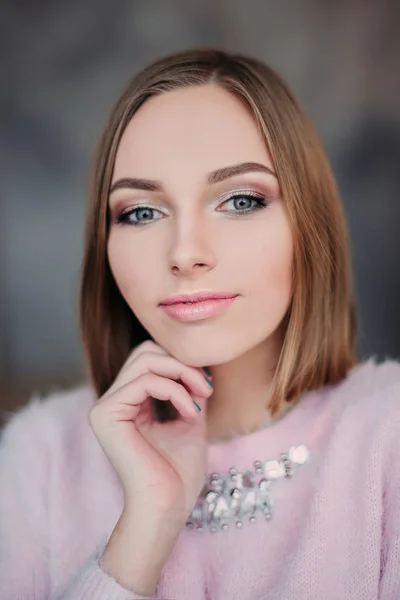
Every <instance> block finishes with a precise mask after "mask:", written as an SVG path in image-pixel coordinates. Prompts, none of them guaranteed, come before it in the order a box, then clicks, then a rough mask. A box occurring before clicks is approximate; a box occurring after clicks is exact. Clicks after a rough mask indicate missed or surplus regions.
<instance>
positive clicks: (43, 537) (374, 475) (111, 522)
mask: <svg viewBox="0 0 400 600" xmlns="http://www.w3.org/2000/svg"><path fill="white" fill-rule="evenodd" d="M94 401H95V397H94V394H93V392H92V391H91V389H90V388H89V387H87V386H82V387H79V388H76V389H74V390H72V391H68V392H67V391H64V392H61V393H58V392H57V393H55V392H54V393H52V394H50V395H48V396H47V397H45V398H43V399H40V398H37V397H33V398H32V399H31V400H30V401H29V403H28V404H27V405H26V406H25V407H23V408H22V409H20V410H18V411H17V412H14V413H12V414H11V415H9V418H8V419H7V424H6V426H5V428H4V429H3V432H2V436H1V441H0V598H1V600H17V599H18V600H50V599H51V600H134V599H137V598H141V597H142V596H139V595H136V594H135V592H134V591H130V590H126V589H124V588H123V587H122V586H121V585H120V584H119V583H118V582H116V581H114V580H113V579H112V578H111V577H110V576H108V575H107V574H106V573H105V572H104V571H103V570H102V568H101V561H100V560H99V557H100V556H101V552H102V549H103V548H104V546H105V544H106V542H107V540H108V538H109V536H110V535H111V533H112V531H113V529H114V526H115V524H116V522H117V521H118V518H119V516H120V514H121V510H122V507H123V504H122V502H123V496H122V491H121V486H120V483H119V480H118V478H117V476H116V474H115V472H114V471H113V469H112V466H111V464H110V463H109V461H108V459H107V458H106V456H105V455H104V453H103V451H102V449H101V447H100V445H99V444H98V442H97V440H96V438H95V436H94V434H93V432H92V430H91V428H90V425H89V424H88V420H87V414H88V411H89V409H90V407H91V406H92V403H93V402H94ZM298 447H300V455H301V456H302V457H303V459H304V448H307V449H308V450H309V459H308V460H307V461H306V462H305V461H304V460H302V461H300V462H303V464H300V465H298V466H297V467H296V470H295V472H294V473H293V474H292V476H291V477H282V478H280V479H279V478H277V479H276V480H275V481H274V483H273V497H274V505H273V506H274V507H273V516H272V518H271V519H267V518H265V515H264V514H262V515H261V518H258V517H257V519H256V520H255V521H253V522H249V521H248V519H246V522H244V523H243V526H242V527H237V526H236V525H235V523H234V524H233V526H232V527H231V526H229V527H228V528H227V529H226V530H219V531H217V532H214V533H213V532H211V531H209V530H208V529H203V531H202V532H201V531H198V530H197V529H196V527H194V528H193V529H190V528H189V527H184V528H183V529H182V531H181V532H180V535H179V537H178V539H177V542H176V544H175V546H174V548H173V551H172V553H171V555H170V556H169V558H168V561H167V562H166V564H165V566H164V569H163V571H162V574H161V577H160V579H159V582H158V587H157V591H156V594H155V597H157V598H162V599H170V600H172V599H175V600H262V599H263V600H375V599H380V600H399V599H400V364H399V363H397V362H395V361H391V360H390V361H389V360H387V361H385V362H384V363H382V364H377V363H376V361H375V360H374V359H370V360H368V361H366V362H364V363H361V364H359V365H357V366H356V367H355V368H353V369H352V370H351V372H350V373H349V374H348V376H347V378H346V379H345V380H343V381H342V382H341V383H340V384H338V385H336V386H327V387H325V388H322V389H321V390H318V391H313V392H308V393H306V394H304V396H303V397H302V399H301V400H300V402H299V403H298V404H297V405H296V406H295V407H294V408H292V409H291V410H290V411H289V412H288V413H286V414H285V416H284V417H283V418H282V419H281V420H280V421H277V422H275V423H274V424H272V425H269V426H266V427H264V428H262V429H259V430H258V431H256V432H254V433H251V434H248V435H244V436H239V437H236V438H234V439H231V440H229V441H224V442H222V443H214V444H210V445H209V447H208V461H209V473H213V472H217V473H219V474H223V473H229V469H230V468H232V467H235V468H236V469H237V470H238V471H239V472H240V471H243V470H244V469H252V466H253V463H254V461H262V462H263V463H264V461H269V463H268V464H269V467H272V471H273V470H274V465H275V475H276V472H277V471H276V470H278V471H279V468H281V467H280V465H281V463H279V457H280V456H281V454H282V453H285V452H287V451H288V449H289V448H295V449H296V448H297V449H298ZM301 449H303V450H301ZM297 452H298V450H297ZM302 452H303V454H302ZM301 456H300V458H301ZM298 457H299V455H297V458H298ZM137 543H138V544H139V545H140V539H138V540H137Z"/></svg>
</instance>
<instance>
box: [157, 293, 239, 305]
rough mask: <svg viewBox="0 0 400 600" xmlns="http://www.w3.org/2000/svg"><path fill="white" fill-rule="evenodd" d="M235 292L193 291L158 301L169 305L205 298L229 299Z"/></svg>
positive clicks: (203, 299) (187, 303)
mask: <svg viewBox="0 0 400 600" xmlns="http://www.w3.org/2000/svg"><path fill="white" fill-rule="evenodd" d="M236 296H237V294H234V293H229V292H195V293H193V294H179V295H177V296H171V297H170V298H166V299H165V300H163V301H162V302H160V305H161V306H170V305H172V304H185V305H191V304H196V303H198V302H204V301H207V300H229V299H231V298H235V297H236Z"/></svg>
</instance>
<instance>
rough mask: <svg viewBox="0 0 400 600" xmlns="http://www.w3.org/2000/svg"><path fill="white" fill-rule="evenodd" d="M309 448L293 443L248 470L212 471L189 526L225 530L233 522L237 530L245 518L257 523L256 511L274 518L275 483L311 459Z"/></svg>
mask: <svg viewBox="0 0 400 600" xmlns="http://www.w3.org/2000/svg"><path fill="white" fill-rule="evenodd" d="M310 454H311V453H310V450H309V449H308V448H307V446H305V445H300V446H291V447H290V448H289V450H288V452H286V453H283V454H281V456H280V458H279V459H278V460H267V461H264V462H261V461H259V460H256V461H255V462H254V472H253V471H250V470H249V469H244V470H242V471H239V472H238V471H237V470H236V469H235V468H234V467H232V468H231V469H229V474H228V475H220V474H219V473H212V474H211V475H210V476H209V477H208V478H207V479H206V482H205V485H204V487H203V490H202V492H201V494H200V496H199V498H198V500H197V502H196V505H195V507H194V509H193V511H192V513H191V515H190V517H189V518H188V520H187V521H186V527H188V528H189V529H195V530H196V531H198V532H202V531H204V529H206V528H207V529H208V530H209V531H210V532H211V533H215V532H217V531H225V530H226V529H228V527H229V525H230V524H234V526H236V527H237V528H238V529H240V528H241V527H242V526H243V523H244V521H245V520H247V521H249V522H250V523H255V522H256V520H257V519H256V513H260V514H262V515H263V518H264V519H265V520H266V521H269V520H270V519H271V518H272V513H273V507H274V496H273V485H274V483H275V482H276V481H277V480H278V479H284V478H291V477H292V476H293V474H294V470H295V468H296V467H297V466H299V465H303V464H305V463H306V462H308V460H309V458H310Z"/></svg>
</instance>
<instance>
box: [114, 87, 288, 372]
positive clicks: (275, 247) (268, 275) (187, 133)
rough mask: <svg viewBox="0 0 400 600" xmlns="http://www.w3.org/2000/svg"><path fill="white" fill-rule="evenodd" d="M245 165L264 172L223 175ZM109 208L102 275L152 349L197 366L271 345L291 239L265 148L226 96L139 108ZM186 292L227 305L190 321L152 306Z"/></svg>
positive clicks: (201, 94)
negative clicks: (108, 274) (225, 295)
mask: <svg viewBox="0 0 400 600" xmlns="http://www.w3.org/2000/svg"><path fill="white" fill-rule="evenodd" d="M247 163H257V164H258V165H262V166H263V167H264V168H263V169H262V170H261V167H259V169H258V168H257V167H254V169H253V168H251V167H248V170H247V168H244V170H245V171H246V172H243V173H237V174H234V175H233V176H232V171H231V172H230V173H229V172H227V171H225V172H224V170H225V169H227V167H229V168H231V167H234V166H237V165H243V164H247ZM238 170H240V167H239V169H238ZM216 171H217V173H215V172H216ZM213 173H214V175H213V176H212V174H213ZM133 179H135V180H138V179H140V180H151V181H152V182H154V183H152V184H150V182H148V181H147V182H143V181H142V182H140V181H133ZM124 180H125V181H124ZM129 180H130V181H129ZM113 188H114V189H113ZM264 204H265V205H266V206H263V205H264ZM109 207H110V218H111V226H110V234H109V241H108V257H109V262H110V267H111V270H112V273H113V275H114V278H115V280H116V283H117V285H118V287H119V289H120V292H121V294H122V295H123V297H124V298H125V300H126V302H127V303H128V305H129V306H130V308H131V309H132V311H133V312H134V313H135V315H136V317H137V318H138V319H139V320H140V321H141V323H142V324H143V326H144V327H145V328H146V329H147V331H148V332H149V333H150V335H151V337H152V338H153V339H154V341H155V342H156V343H158V344H160V345H161V346H162V347H163V348H165V349H166V350H167V351H168V352H169V353H170V354H172V355H173V356H175V357H176V358H177V359H178V360H180V361H181V362H184V363H185V364H187V365H190V366H197V367H201V366H204V365H210V366H211V365H216V364H222V363H225V362H228V361H231V360H233V359H235V358H238V357H240V356H241V355H242V354H244V353H245V352H247V351H249V350H251V349H253V348H255V347H256V346H258V345H260V344H267V345H268V344H271V348H272V347H273V340H274V338H276V336H277V335H278V334H279V325H280V323H281V321H282V319H283V317H284V315H285V313H286V311H287V309H288V307H289V304H290V301H291V296H292V261H293V243H292V235H291V230H290V227H289V223H288V219H287V216H286V213H285V210H284V206H283V201H282V199H281V197H280V190H279V185H278V181H277V179H276V177H275V176H274V174H273V167H272V163H271V159H270V157H269V153H268V151H267V149H266V147H265V143H264V141H263V139H262V137H261V134H260V133H259V131H258V129H257V126H256V124H255V122H254V120H253V117H252V116H251V114H250V112H249V111H248V110H247V109H246V108H245V107H244V105H243V104H242V103H241V102H240V101H239V100H238V99H237V98H236V97H235V96H233V95H232V94H230V93H229V92H227V91H226V90H224V89H222V88H221V87H219V86H217V85H214V84H212V85H205V86H199V87H187V88H183V89H180V90H175V91H172V92H168V93H165V94H163V95H160V96H157V97H154V98H151V99H150V100H148V101H147V102H146V103H145V104H144V105H143V106H142V107H141V108H140V109H139V111H138V112H137V113H136V114H135V115H134V117H133V119H132V120H131V122H130V123H129V125H128V127H127V129H126V130H125V132H124V135H123V137H122V139H121V142H120V145H119V148H118V152H117V156H116V162H115V169H114V174H113V179H112V186H111V193H110V199H109ZM122 213H123V215H122ZM121 219H122V220H121ZM119 221H120V222H119ZM196 291H212V292H229V293H233V294H237V295H238V296H237V297H236V299H235V300H234V301H233V302H232V303H231V304H230V305H229V306H227V307H226V308H225V309H224V310H223V311H222V312H220V313H219V314H217V315H214V316H211V317H208V318H203V319H200V320H195V321H180V320H177V319H175V318H173V317H171V316H170V315H168V314H167V313H166V312H165V311H164V310H163V308H162V307H161V306H160V303H161V302H162V301H163V300H164V299H166V298H167V297H169V296H172V295H176V294H184V293H192V292H196ZM274 334H275V336H274Z"/></svg>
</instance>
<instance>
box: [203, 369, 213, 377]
mask: <svg viewBox="0 0 400 600" xmlns="http://www.w3.org/2000/svg"><path fill="white" fill-rule="evenodd" d="M203 371H204V373H205V374H206V375H207V377H212V374H211V371H210V369H207V367H203Z"/></svg>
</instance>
